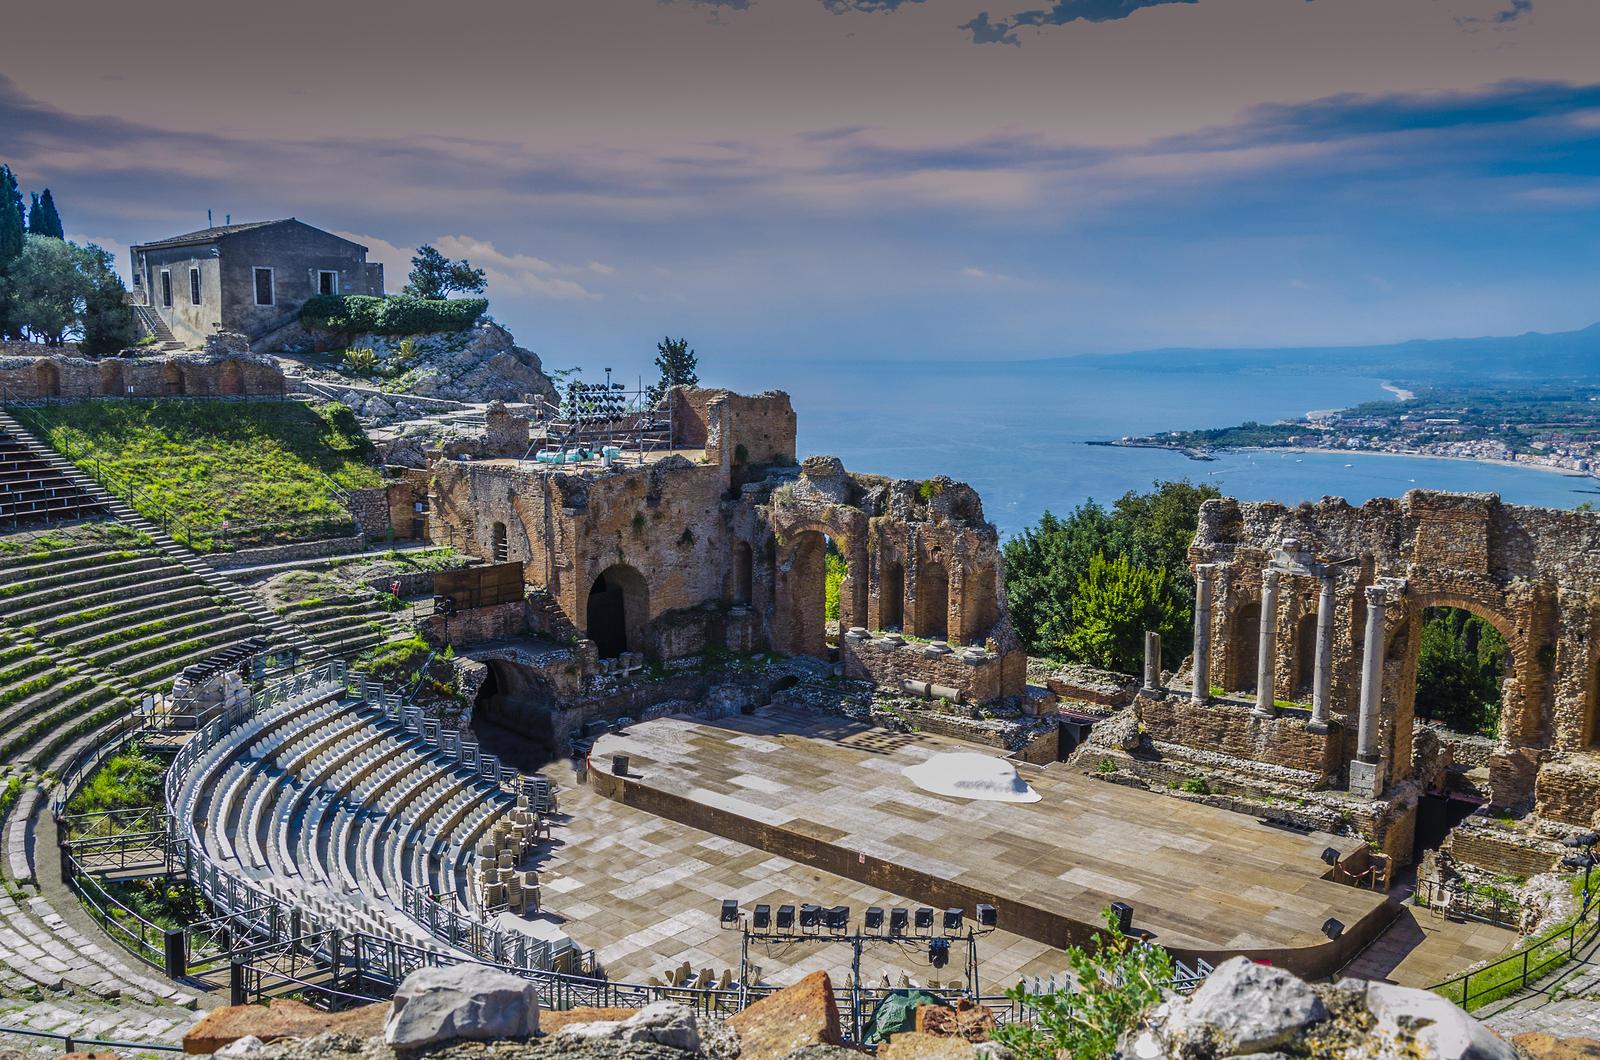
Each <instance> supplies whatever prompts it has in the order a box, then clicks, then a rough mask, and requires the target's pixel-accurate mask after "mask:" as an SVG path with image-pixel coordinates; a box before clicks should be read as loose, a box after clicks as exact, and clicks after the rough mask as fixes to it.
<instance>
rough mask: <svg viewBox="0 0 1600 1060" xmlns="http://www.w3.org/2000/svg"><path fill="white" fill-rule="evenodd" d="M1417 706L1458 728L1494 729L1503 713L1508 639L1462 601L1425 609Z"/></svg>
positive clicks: (1431, 717)
mask: <svg viewBox="0 0 1600 1060" xmlns="http://www.w3.org/2000/svg"><path fill="white" fill-rule="evenodd" d="M1423 623H1424V624H1423V627H1422V652H1421V655H1420V656H1419V657H1418V659H1417V697H1416V712H1417V714H1419V715H1420V716H1421V717H1423V718H1426V719H1427V720H1429V721H1442V722H1444V724H1445V725H1447V726H1449V727H1450V728H1452V729H1454V730H1456V731H1457V732H1467V733H1475V732H1479V731H1481V730H1484V729H1489V730H1491V731H1492V730H1493V728H1494V726H1495V723H1496V722H1497V721H1498V720H1499V717H1500V674H1501V672H1502V671H1503V670H1504V668H1505V661H1506V651H1507V649H1506V642H1505V638H1504V637H1502V636H1501V635H1500V633H1499V631H1498V630H1496V629H1495V628H1494V627H1493V626H1491V625H1490V624H1489V623H1488V622H1485V621H1484V620H1483V619H1481V618H1479V617H1478V616H1476V615H1474V614H1472V613H1471V612H1470V611H1463V610H1462V609H1460V608H1458V607H1430V608H1428V609H1427V610H1426V611H1424V612H1423Z"/></svg>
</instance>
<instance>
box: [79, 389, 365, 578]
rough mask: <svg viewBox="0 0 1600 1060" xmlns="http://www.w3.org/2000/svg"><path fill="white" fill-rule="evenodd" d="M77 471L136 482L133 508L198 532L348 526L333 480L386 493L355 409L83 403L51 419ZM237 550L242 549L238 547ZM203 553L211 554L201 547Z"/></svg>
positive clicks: (252, 403)
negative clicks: (294, 524) (316, 523)
mask: <svg viewBox="0 0 1600 1060" xmlns="http://www.w3.org/2000/svg"><path fill="white" fill-rule="evenodd" d="M51 417H52V418H53V419H54V420H55V422H56V424H57V426H58V428H59V430H58V437H57V442H58V444H59V443H60V441H61V440H62V439H63V438H64V439H65V440H66V441H67V442H69V443H70V444H71V446H72V449H73V459H74V460H75V461H76V462H77V463H78V464H79V466H80V467H84V466H92V462H93V461H98V462H99V463H100V464H101V466H102V467H104V468H105V469H106V470H108V471H109V472H110V473H111V474H112V475H113V476H114V477H116V478H117V479H118V480H120V481H129V482H134V483H137V484H138V486H139V488H140V490H141V494H140V496H139V498H138V499H137V501H136V507H142V508H148V509H150V512H149V513H148V514H157V512H156V509H160V510H163V511H166V512H168V513H169V514H171V515H172V516H174V517H177V518H181V519H184V520H186V521H190V522H193V523H195V524H197V525H200V526H215V525H216V524H217V523H219V522H220V521H221V520H223V519H227V520H229V521H230V522H232V523H234V524H236V525H235V527H234V530H233V531H231V533H233V534H235V535H237V533H238V532H240V531H241V529H242V527H241V526H240V525H238V524H243V526H251V525H256V526H259V525H262V524H281V523H283V522H284V521H286V520H298V521H307V520H326V521H328V522H330V523H339V522H341V521H342V520H344V519H345V518H346V515H345V512H344V509H343V508H342V507H341V505H340V502H339V500H338V498H337V496H336V495H334V494H332V493H331V492H330V491H329V489H328V479H332V480H333V481H334V482H335V483H337V484H338V485H340V486H342V487H344V488H346V489H357V488H363V487H371V486H381V485H382V484H383V477H382V475H381V474H380V473H379V472H378V470H377V469H376V468H374V467H373V466H372V465H371V464H370V463H368V459H369V456H370V454H371V452H372V443H371V442H370V441H368V440H367V437H366V435H365V434H364V433H363V432H362V431H361V428H360V425H359V424H357V423H356V422H355V420H354V416H353V415H351V413H350V410H349V409H347V408H345V407H344V406H342V405H338V404H337V403H333V404H329V405H328V406H326V407H325V408H324V409H322V410H320V412H319V410H314V409H311V408H309V407H308V406H305V405H302V404H300V403H299V402H293V401H288V402H275V401H274V402H265V401H249V402H238V403H234V402H228V403H213V402H192V403H191V402H162V403H152V402H140V401H85V402H81V403H78V404H73V405H67V406H62V407H61V408H58V409H55V410H53V411H52V412H51ZM234 543H235V544H237V542H234ZM196 546H197V547H209V545H208V544H204V543H201V542H198V541H197V542H196Z"/></svg>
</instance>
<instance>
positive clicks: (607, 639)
mask: <svg viewBox="0 0 1600 1060" xmlns="http://www.w3.org/2000/svg"><path fill="white" fill-rule="evenodd" d="M584 623H585V626H586V628H587V629H588V636H589V639H590V640H592V641H594V643H595V647H596V648H598V649H599V652H600V658H602V659H615V658H616V657H617V656H618V655H621V654H622V653H623V652H625V651H633V652H640V653H642V654H645V655H653V654H654V652H652V651H651V650H650V647H651V646H650V583H649V582H647V581H646V580H645V577H644V575H643V574H640V573H639V571H638V570H637V569H635V568H634V567H632V566H631V565H629V564H627V563H613V564H612V565H611V566H609V567H607V568H606V569H605V570H603V571H601V572H600V574H599V575H598V576H597V577H596V578H595V580H594V581H593V582H592V583H590V585H589V593H588V597H587V599H586V600H585V602H584Z"/></svg>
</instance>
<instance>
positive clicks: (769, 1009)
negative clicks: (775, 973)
mask: <svg viewBox="0 0 1600 1060" xmlns="http://www.w3.org/2000/svg"><path fill="white" fill-rule="evenodd" d="M728 1023H729V1025H730V1026H732V1027H733V1029H734V1030H735V1031H737V1032H738V1033H739V1046H740V1052H739V1060H781V1058H782V1057H785V1056H788V1055H789V1054H790V1053H791V1052H793V1051H794V1050H796V1049H799V1048H801V1047H803V1046H807V1045H843V1044H844V1036H843V1035H842V1034H841V1033H840V1031H839V1007H838V1006H837V1005H836V1004H834V1001H833V983H832V982H831V981H830V980H829V979H828V973H827V972H812V973H811V974H810V975H808V976H806V977H805V978H804V979H802V980H800V981H799V982H798V983H796V984H794V985H793V986H789V987H785V988H784V989H782V990H780V991H778V992H777V993H776V994H773V995H771V996H770V997H764V998H762V999H761V1000H760V1001H757V1002H756V1003H755V1004H754V1005H751V1006H750V1007H749V1008H747V1009H745V1010H744V1011H743V1012H740V1013H737V1014H735V1015H733V1016H729V1017H728Z"/></svg>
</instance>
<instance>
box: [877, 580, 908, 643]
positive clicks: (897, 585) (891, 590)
mask: <svg viewBox="0 0 1600 1060" xmlns="http://www.w3.org/2000/svg"><path fill="white" fill-rule="evenodd" d="M905 608H906V569H905V568H904V567H902V566H901V565H900V564H898V563H890V564H889V565H888V566H887V567H885V568H884V570H883V573H882V575H880V576H879V578H878V626H879V628H880V629H886V630H891V629H892V630H895V631H899V629H900V627H901V626H902V625H903V624H904V623H905Z"/></svg>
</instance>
